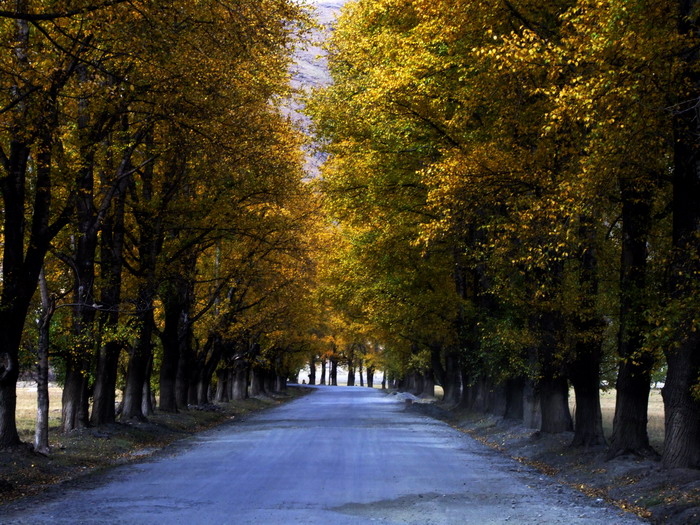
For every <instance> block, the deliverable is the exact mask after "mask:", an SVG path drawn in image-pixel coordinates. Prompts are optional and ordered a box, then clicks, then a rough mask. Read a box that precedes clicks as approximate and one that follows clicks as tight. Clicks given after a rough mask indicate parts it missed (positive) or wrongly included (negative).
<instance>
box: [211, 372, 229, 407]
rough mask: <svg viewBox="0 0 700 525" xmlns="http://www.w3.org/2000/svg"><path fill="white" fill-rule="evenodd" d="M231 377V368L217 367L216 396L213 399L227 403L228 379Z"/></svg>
mask: <svg viewBox="0 0 700 525" xmlns="http://www.w3.org/2000/svg"><path fill="white" fill-rule="evenodd" d="M230 377H231V369H229V368H219V369H218V370H217V371H216V397H215V398H214V400H215V401H216V402H217V403H228V401H229V392H230V391H231V389H230V388H229V379H230Z"/></svg>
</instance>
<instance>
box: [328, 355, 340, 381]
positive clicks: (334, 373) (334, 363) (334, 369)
mask: <svg viewBox="0 0 700 525" xmlns="http://www.w3.org/2000/svg"><path fill="white" fill-rule="evenodd" d="M329 376H330V377H329V379H330V381H329V383H330V384H331V385H332V386H338V359H337V358H336V357H335V356H333V357H331V370H330V374H329Z"/></svg>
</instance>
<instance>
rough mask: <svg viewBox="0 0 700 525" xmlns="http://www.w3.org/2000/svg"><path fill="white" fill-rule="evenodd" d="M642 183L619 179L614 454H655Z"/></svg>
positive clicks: (646, 200) (647, 212) (647, 213)
mask: <svg viewBox="0 0 700 525" xmlns="http://www.w3.org/2000/svg"><path fill="white" fill-rule="evenodd" d="M635 182H636V183H638V182H639V181H621V186H622V191H621V196H622V257H621V262H620V330H619V333H618V354H619V356H620V367H619V371H618V375H617V384H616V387H617V399H616V403H615V418H614V420H613V434H612V438H611V442H610V447H611V448H610V454H611V456H616V455H620V454H626V453H633V454H638V455H653V454H655V453H654V451H653V449H652V448H651V447H650V445H649V437H648V434H647V411H648V405H649V392H650V390H651V370H652V368H653V366H654V357H653V356H652V355H651V354H650V353H649V352H645V351H643V350H642V344H643V341H644V333H645V328H646V321H645V317H644V316H645V311H646V309H647V304H646V303H647V302H646V300H645V297H644V296H645V294H646V273H647V258H648V252H647V241H648V237H649V230H650V221H651V206H650V195H649V193H648V191H647V190H640V189H639V188H638V187H637V185H636V184H635Z"/></svg>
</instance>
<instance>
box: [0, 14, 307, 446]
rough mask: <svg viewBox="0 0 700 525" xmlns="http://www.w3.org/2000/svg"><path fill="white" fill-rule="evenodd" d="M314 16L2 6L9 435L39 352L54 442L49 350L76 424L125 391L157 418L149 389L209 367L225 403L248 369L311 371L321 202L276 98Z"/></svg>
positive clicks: (170, 405)
mask: <svg viewBox="0 0 700 525" xmlns="http://www.w3.org/2000/svg"><path fill="white" fill-rule="evenodd" d="M307 16H308V15H307V13H306V12H305V11H304V10H303V9H302V7H301V6H300V5H299V4H297V3H296V2H293V1H291V0H254V1H253V0H239V1H230V2H229V1H213V0H186V1H185V0H170V1H166V2H163V1H155V0H130V1H124V0H109V1H105V0H99V1H97V0H78V1H63V0H50V1H49V0H16V1H13V2H7V3H5V4H4V7H3V8H2V9H1V10H0V33H1V36H0V42H1V44H0V46H1V47H0V68H1V72H0V108H1V109H0V169H1V170H2V177H1V179H0V186H1V188H2V199H3V202H2V206H3V215H2V250H3V253H2V296H1V305H0V448H5V447H11V446H13V445H16V444H18V443H19V437H18V433H17V428H16V422H15V407H16V405H15V403H16V401H15V399H16V383H17V379H18V374H19V373H20V368H21V367H22V366H23V365H24V366H31V363H33V362H34V361H36V362H38V363H39V364H40V367H39V369H40V390H41V391H42V393H43V395H42V396H40V405H41V406H40V410H39V414H40V421H39V424H38V425H37V439H36V447H37V449H38V450H43V451H46V450H47V448H48V439H47V428H48V427H47V419H46V411H47V408H48V398H47V397H46V395H45V388H46V380H47V375H46V374H47V371H48V358H49V352H50V357H51V364H52V366H53V367H54V368H55V369H56V370H57V372H58V373H59V376H60V377H61V379H62V381H63V384H64V390H63V398H62V406H63V410H62V428H63V430H64V431H70V430H72V429H75V428H79V427H83V426H86V425H88V424H94V425H99V424H104V423H109V422H112V421H114V419H115V416H116V414H115V390H116V389H117V388H120V389H122V390H123V392H124V397H123V401H122V417H124V418H143V417H146V416H148V414H149V413H150V412H151V411H152V410H153V406H152V399H153V396H152V392H151V388H152V387H156V388H158V389H159V393H160V409H161V410H166V411H176V410H178V409H181V408H185V407H187V405H188V403H197V404H201V403H206V402H207V401H208V396H209V392H210V390H211V388H210V387H211V386H212V381H215V382H216V383H217V389H216V396H217V399H219V400H227V399H229V398H231V397H234V398H235V397H243V396H245V395H247V390H248V389H247V381H248V379H247V378H248V377H249V370H250V369H251V368H253V369H254V372H253V373H252V377H253V386H254V392H256V393H257V392H260V391H261V390H264V389H265V388H277V389H279V388H283V387H284V385H285V382H286V379H287V376H288V375H289V374H290V373H293V372H294V371H295V370H298V369H299V368H300V365H299V364H298V363H297V361H299V359H300V358H299V355H300V354H299V351H300V349H301V348H303V337H304V335H305V334H304V333H300V330H299V328H298V327H299V326H300V325H303V323H304V316H305V315H308V314H307V313H305V312H306V311H307V310H308V309H306V308H305V304H306V303H307V302H310V301H311V298H310V296H309V293H308V291H307V290H308V288H309V283H310V282H311V280H312V278H313V271H314V268H315V267H314V265H313V264H311V263H310V261H309V258H310V254H311V251H312V248H313V246H314V242H315V240H314V239H315V234H314V231H315V230H314V227H313V226H314V224H316V223H317V222H318V221H315V220H314V217H315V214H316V209H317V207H318V206H317V205H316V204H314V201H315V199H314V198H313V195H312V194H311V193H310V190H309V188H308V185H307V184H305V183H303V177H304V174H303V171H302V166H303V156H302V154H301V139H300V136H299V134H298V132H297V131H295V130H294V129H293V128H292V126H291V125H290V123H289V122H288V119H287V118H286V117H285V116H284V115H283V114H282V112H281V111H280V109H279V107H280V106H281V105H282V101H283V100H284V99H285V98H286V97H287V96H288V95H289V93H288V89H289V88H288V80H289V79H288V76H289V72H288V71H289V64H290V57H291V55H292V53H293V51H294V47H295V46H296V44H297V43H298V42H299V41H300V37H301V36H302V35H303V34H304V33H305V31H306V29H305V28H306V27H307V25H308V23H307V22H308V21H307ZM39 284H40V285H41V286H39ZM37 288H39V289H40V292H41V293H36V292H37ZM37 319H39V322H38V323H37V322H36V321H37ZM37 332H39V333H37ZM37 353H38V355H37ZM304 359H305V357H304ZM213 378H215V379H213ZM90 399H92V411H91V412H90V411H89V407H90Z"/></svg>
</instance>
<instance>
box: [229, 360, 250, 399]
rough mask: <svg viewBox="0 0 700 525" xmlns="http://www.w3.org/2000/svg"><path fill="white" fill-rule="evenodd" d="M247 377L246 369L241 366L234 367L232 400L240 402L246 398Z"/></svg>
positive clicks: (247, 371)
mask: <svg viewBox="0 0 700 525" xmlns="http://www.w3.org/2000/svg"><path fill="white" fill-rule="evenodd" d="M248 375H249V370H248V368H246V367H245V366H241V365H238V366H237V367H236V369H235V371H234V375H233V392H232V395H231V398H232V399H234V400H236V401H240V400H243V399H247V398H248Z"/></svg>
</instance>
